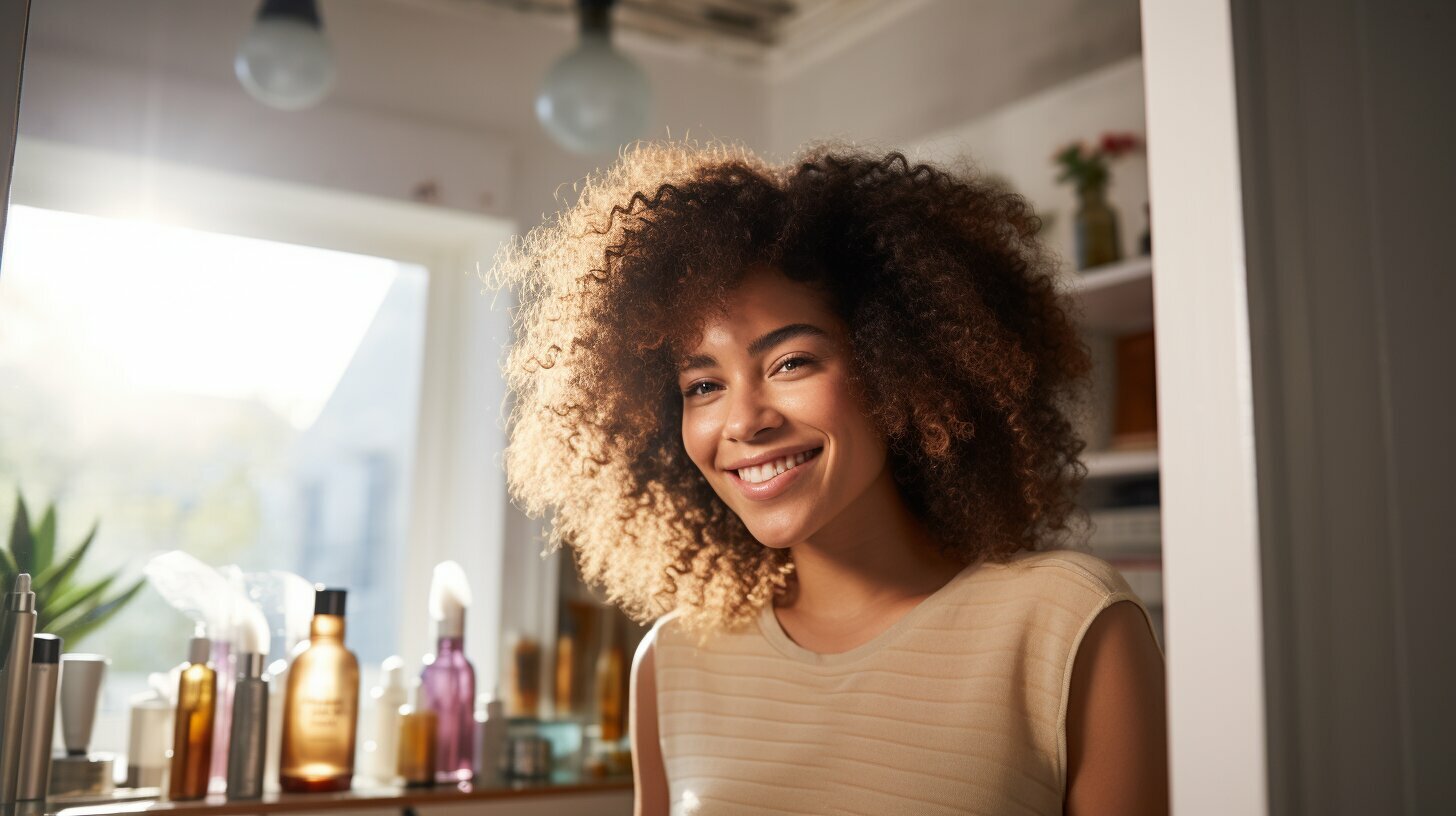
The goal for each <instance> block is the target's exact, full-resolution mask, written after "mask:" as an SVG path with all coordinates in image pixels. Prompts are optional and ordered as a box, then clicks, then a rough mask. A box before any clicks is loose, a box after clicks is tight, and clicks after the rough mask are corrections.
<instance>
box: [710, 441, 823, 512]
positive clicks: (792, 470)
mask: <svg viewBox="0 0 1456 816" xmlns="http://www.w3.org/2000/svg"><path fill="white" fill-rule="evenodd" d="M823 450H824V449H823V448H815V449H813V450H810V451H804V452H802V453H796V454H793V455H791V456H784V457H782V458H779V459H776V460H774V461H772V462H764V463H763V464H761V465H753V466H750V467H745V468H739V469H738V470H729V471H726V472H727V473H728V475H729V476H731V477H732V479H733V481H734V483H735V484H737V485H738V488H739V490H741V491H743V494H744V496H745V497H747V498H749V499H754V500H757V501H762V500H764V499H771V498H773V497H774V496H777V495H779V494H780V493H782V492H783V491H785V490H787V489H788V487H789V485H790V484H791V483H793V481H794V480H795V479H797V478H798V477H799V475H800V474H801V473H802V472H803V471H804V470H805V468H804V465H805V464H807V463H809V462H812V461H814V460H815V459H817V458H818V457H819V454H820V452H822V451H823Z"/></svg>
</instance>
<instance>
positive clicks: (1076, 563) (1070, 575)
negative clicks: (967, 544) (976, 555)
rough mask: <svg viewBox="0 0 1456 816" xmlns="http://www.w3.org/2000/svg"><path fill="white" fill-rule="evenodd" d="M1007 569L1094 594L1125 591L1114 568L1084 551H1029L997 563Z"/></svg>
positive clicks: (1015, 573)
mask: <svg viewBox="0 0 1456 816" xmlns="http://www.w3.org/2000/svg"><path fill="white" fill-rule="evenodd" d="M999 566H1001V567H1002V568H1003V569H1005V570H1007V571H1008V572H1010V573H1012V574H1014V575H1019V576H1022V577H1024V578H1026V579H1027V580H1030V581H1033V582H1037V583H1042V584H1047V585H1051V586H1065V587H1081V588H1084V589H1086V590H1089V591H1091V592H1095V593H1103V594H1107V593H1116V592H1123V591H1126V590H1128V588H1129V587H1128V584H1127V580H1126V579H1124V578H1123V577H1122V573H1120V572H1118V570H1117V567H1114V566H1113V565H1112V564H1110V563H1108V562H1107V561H1105V560H1103V559H1102V558H1099V557H1098V556H1096V555H1093V554H1092V553H1090V552H1087V551H1085V550H1073V549H1052V550H1029V551H1024V552H1019V553H1016V554H1015V555H1013V556H1011V558H1010V559H1008V560H1007V561H1006V562H1004V563H1002V564H1000V565H999Z"/></svg>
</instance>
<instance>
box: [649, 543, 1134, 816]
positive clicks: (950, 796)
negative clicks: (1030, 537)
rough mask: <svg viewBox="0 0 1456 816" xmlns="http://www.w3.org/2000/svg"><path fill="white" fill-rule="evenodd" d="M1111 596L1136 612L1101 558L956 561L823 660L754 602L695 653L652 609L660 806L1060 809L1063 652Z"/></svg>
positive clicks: (711, 809) (1001, 813)
mask: <svg viewBox="0 0 1456 816" xmlns="http://www.w3.org/2000/svg"><path fill="white" fill-rule="evenodd" d="M1122 600H1129V601H1132V602H1134V603H1136V604H1137V605H1138V607H1139V608H1140V609H1142V611H1143V615H1144V617H1145V618H1147V608H1146V607H1145V606H1144V605H1143V602H1142V600H1141V599H1139V598H1138V597H1137V596H1135V595H1134V594H1133V592H1132V590H1131V589H1129V587H1128V585H1127V582H1126V581H1124V580H1123V578H1122V576H1121V575H1120V574H1119V573H1118V572H1117V571H1116V570H1115V569H1114V568H1113V567H1112V566H1111V565H1109V564H1108V563H1107V562H1105V561H1103V560H1101V559H1099V558H1096V557H1095V556H1092V555H1088V554H1086V553H1082V552H1076V551H1070V550H1056V551H1049V552H1025V553H1018V554H1017V555H1016V556H1015V557H1014V558H1013V559H1012V560H1011V561H1010V562H1008V563H1006V564H994V563H986V564H980V565H972V566H970V567H967V568H966V569H965V570H963V571H962V572H961V573H960V574H959V575H957V576H956V577H955V578H953V579H951V581H950V582H949V583H947V584H946V585H945V586H944V587H942V588H941V589H939V590H938V591H936V592H935V593H934V594H933V595H931V596H930V597H928V598H926V599H925V600H924V601H922V602H921V603H920V604H919V605H918V606H916V607H915V608H914V609H912V610H911V611H910V612H909V613H908V614H906V615H904V616H903V617H902V618H900V619H899V620H898V621H896V622H895V623H894V624H893V625H892V626H891V627H890V628H889V629H887V630H885V631H884V632H882V633H880V634H879V635H877V636H875V638H874V639H872V640H870V641H869V642H867V643H864V644H862V645H860V646H858V647H856V648H854V649H851V650H850V651H848V652H841V653H837V654H816V653H814V652H811V651H809V650H807V649H805V648H803V647H801V646H799V645H798V644H797V643H795V642H794V641H792V640H790V639H789V637H788V636H787V635H786V634H784V631H783V628H782V627H781V626H780V625H779V623H778V618H777V617H776V616H775V615H774V612H773V608H772V606H765V607H764V609H763V611H762V613H761V614H760V615H759V617H758V620H757V625H755V626H753V627H750V628H747V629H743V630H738V631H734V632H727V633H719V634H715V635H713V636H712V638H711V639H710V640H708V641H707V643H705V644H704V645H703V646H702V647H701V648H699V647H698V646H697V641H696V639H695V638H693V637H691V636H689V635H687V634H686V633H684V632H681V631H679V630H678V629H677V627H676V626H674V625H673V619H674V617H675V616H673V615H668V616H665V617H664V618H662V619H661V620H659V621H658V622H657V624H656V628H657V630H658V631H657V642H656V645H655V646H654V662H655V665H656V682H657V718H658V733H659V735H660V738H661V747H662V757H663V765H664V768H665V770H666V773H667V779H668V789H669V794H670V796H671V802H672V813H673V814H674V815H675V816H676V815H677V814H681V815H682V816H717V814H747V813H792V814H866V816H869V815H870V814H873V815H874V816H890V815H891V814H951V813H954V814H962V813H977V814H988V815H989V814H994V815H995V816H1008V815H1009V814H1048V816H1051V814H1060V813H1061V812H1062V799H1063V795H1064V792H1065V789H1066V762H1067V759H1066V757H1067V748H1066V709H1067V689H1068V686H1069V685H1070V682H1071V677H1072V662H1073V659H1074V658H1075V657H1076V653H1077V644H1078V643H1079V642H1080V641H1081V639H1082V635H1083V633H1085V632H1086V631H1087V627H1088V626H1089V625H1090V624H1091V623H1092V620H1093V619H1094V618H1095V617H1096V616H1097V613H1098V612H1100V611H1101V610H1103V609H1105V608H1106V607H1108V606H1109V605H1111V604H1113V603H1115V602H1117V601H1122ZM1148 625H1149V629H1150V631H1151V628H1152V622H1151V620H1150V619H1149V620H1148Z"/></svg>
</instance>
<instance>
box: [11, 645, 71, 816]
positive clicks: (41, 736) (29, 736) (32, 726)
mask: <svg viewBox="0 0 1456 816" xmlns="http://www.w3.org/2000/svg"><path fill="white" fill-rule="evenodd" d="M33 644H34V645H33V647H32V649H31V654H30V688H29V689H28V690H27V692H26V703H25V734H24V736H22V737H21V739H20V774H19V776H18V778H17V780H16V798H17V799H18V800H20V801H22V802H31V801H35V800H37V799H44V798H46V791H47V790H48V789H49V788H50V784H51V736H52V735H53V734H54V733H55V729H56V687H57V685H58V683H59V681H60V679H61V639H60V638H58V637H56V636H55V635H45V634H41V635H36V636H35V638H34V640H33Z"/></svg>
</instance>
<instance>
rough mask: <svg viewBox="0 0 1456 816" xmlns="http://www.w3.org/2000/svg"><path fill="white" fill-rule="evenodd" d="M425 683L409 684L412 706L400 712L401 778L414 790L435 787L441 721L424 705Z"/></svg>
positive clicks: (409, 704)
mask: <svg viewBox="0 0 1456 816" xmlns="http://www.w3.org/2000/svg"><path fill="white" fill-rule="evenodd" d="M421 687H422V683H421V682H420V681H419V680H415V681H414V682H413V683H412V684H410V691H409V702H408V703H406V704H405V705H404V706H403V707H402V708H400V710H399V765H398V770H399V775H400V776H401V777H403V778H404V784H405V785H406V786H408V787H411V788H420V787H429V786H430V785H433V784H435V765H436V762H435V745H436V734H437V730H438V725H439V718H438V717H437V716H436V715H435V712H433V711H431V710H430V709H428V708H426V707H424V706H422V705H421V702H422V697H423V695H422V694H421V693H420V689H421Z"/></svg>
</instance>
